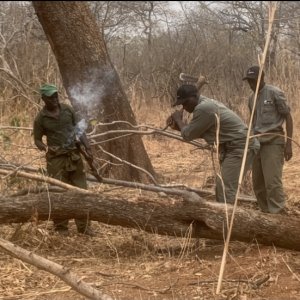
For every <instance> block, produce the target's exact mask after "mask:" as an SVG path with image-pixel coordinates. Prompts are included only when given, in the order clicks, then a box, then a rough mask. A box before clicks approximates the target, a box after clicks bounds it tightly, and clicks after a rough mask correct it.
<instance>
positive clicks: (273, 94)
mask: <svg viewBox="0 0 300 300" xmlns="http://www.w3.org/2000/svg"><path fill="white" fill-rule="evenodd" d="M258 73H259V67H258V66H252V67H251V68H249V69H248V70H247V73H246V76H245V77H244V78H243V80H247V81H248V84H249V86H250V88H251V90H252V91H253V93H252V95H251V96H250V98H249V102H248V104H249V109H250V111H252V110H253V100H254V93H255V90H256V85H257V79H258ZM254 109H255V111H254V119H253V129H254V134H261V136H259V137H258V139H259V141H260V145H261V147H260V151H259V153H258V155H257V156H256V157H255V159H254V162H253V170H252V178H253V188H254V192H255V195H256V198H257V202H258V205H259V207H260V209H261V210H262V211H263V212H267V213H273V214H276V213H280V212H281V211H282V209H283V208H284V206H285V196H284V192H283V186H282V169H283V164H284V159H285V160H286V161H289V160H290V159H291V158H292V156H293V152H292V140H291V139H292V136H293V119H292V116H291V113H290V108H289V106H288V104H287V101H286V98H285V95H284V93H283V92H282V91H281V90H280V89H279V88H278V87H275V86H272V85H269V84H266V83H265V81H264V72H262V77H261V81H260V85H259V89H258V95H257V100H256V106H255V108H254ZM284 121H285V122H286V133H287V139H286V141H285V134H284V130H283V128H282V125H283V122H284Z"/></svg>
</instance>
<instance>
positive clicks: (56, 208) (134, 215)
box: [0, 192, 300, 250]
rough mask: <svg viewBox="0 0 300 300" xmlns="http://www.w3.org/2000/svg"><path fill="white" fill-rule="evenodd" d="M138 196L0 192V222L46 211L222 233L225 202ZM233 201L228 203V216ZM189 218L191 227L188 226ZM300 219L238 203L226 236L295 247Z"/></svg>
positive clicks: (164, 230) (166, 229)
mask: <svg viewBox="0 0 300 300" xmlns="http://www.w3.org/2000/svg"><path fill="white" fill-rule="evenodd" d="M162 199H164V200H161V199H160V198H154V199H153V200H149V195H148V197H146V196H144V197H142V196H139V198H138V199H131V200H130V201H128V200H125V199H124V198H121V197H112V196H105V195H100V194H99V195H98V194H95V195H84V194H78V193H74V192H73V193H72V192H67V193H61V194H57V193H51V194H50V199H48V196H47V193H41V194H38V195H32V194H29V195H27V196H22V197H9V196H3V195H2V196H0V224H1V223H21V222H27V221H29V220H30V219H31V217H32V214H34V217H35V218H36V216H37V217H38V219H39V220H47V219H48V217H49V201H50V202H51V212H50V214H51V217H54V216H55V217H59V218H61V219H69V218H76V219H83V218H89V219H90V220H95V221H99V222H103V223H106V224H110V225H119V226H123V227H129V228H137V229H141V230H144V231H147V232H150V233H153V232H154V233H157V234H161V235H170V236H178V237H184V236H186V233H187V232H188V231H189V230H190V229H191V228H192V231H191V237H192V238H208V239H219V240H223V239H224V234H226V224H227V221H226V210H225V205H224V204H219V203H215V202H208V201H205V200H197V202H195V200H193V201H186V200H182V199H180V198H179V197H178V198H177V200H174V199H171V200H169V199H168V198H162ZM231 213H232V206H231V205H228V216H229V219H230V216H231ZM191 224H192V227H191V226H190V225H191ZM299 228H300V221H299V218H294V217H291V216H285V215H271V214H265V213H261V212H259V211H255V210H251V209H244V208H238V209H237V211H236V213H235V221H234V226H233V231H232V235H231V240H238V241H242V242H251V241H253V240H254V239H256V240H257V242H259V243H261V244H265V245H275V246H278V247H282V248H287V249H293V250H300V232H299Z"/></svg>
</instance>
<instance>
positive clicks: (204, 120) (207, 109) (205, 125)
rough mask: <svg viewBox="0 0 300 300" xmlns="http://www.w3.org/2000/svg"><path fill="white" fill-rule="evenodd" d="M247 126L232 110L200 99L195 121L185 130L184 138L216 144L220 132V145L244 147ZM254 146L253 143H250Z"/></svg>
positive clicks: (211, 100) (211, 101) (194, 116)
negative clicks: (199, 139)
mask: <svg viewBox="0 0 300 300" xmlns="http://www.w3.org/2000/svg"><path fill="white" fill-rule="evenodd" d="M247 130H248V128H247V126H246V124H245V123H244V122H243V121H242V119H241V118H240V117H239V116H238V115H237V114H236V113H235V112H233V111H232V110H230V109H229V108H227V107H226V106H225V105H224V104H222V103H221V102H219V101H216V100H213V99H210V98H207V97H205V96H200V97H199V103H198V105H197V106H196V107H195V109H194V112H193V119H192V121H191V122H190V124H189V125H187V126H186V127H185V128H184V129H183V137H184V138H186V139H189V140H192V139H195V138H203V139H205V140H206V142H207V143H208V144H211V145H213V144H214V143H216V133H217V132H219V135H218V139H219V143H220V144H223V143H229V144H230V146H232V147H235V146H238V147H241V148H242V147H243V146H244V144H245V141H246V136H247ZM250 144H251V145H253V143H252V142H251V143H250Z"/></svg>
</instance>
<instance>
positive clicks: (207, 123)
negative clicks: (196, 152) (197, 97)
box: [181, 109, 215, 141]
mask: <svg viewBox="0 0 300 300" xmlns="http://www.w3.org/2000/svg"><path fill="white" fill-rule="evenodd" d="M214 124H215V117H214V115H213V114H212V113H211V112H206V111H204V110H202V109H196V110H195V111H194V113H193V118H192V120H191V122H190V123H189V124H188V125H186V126H185V127H183V128H182V130H181V136H182V137H183V139H185V140H187V141H191V140H194V139H197V138H201V137H202V136H203V134H204V133H205V132H206V131H207V130H208V129H209V128H210V127H211V126H213V125H214Z"/></svg>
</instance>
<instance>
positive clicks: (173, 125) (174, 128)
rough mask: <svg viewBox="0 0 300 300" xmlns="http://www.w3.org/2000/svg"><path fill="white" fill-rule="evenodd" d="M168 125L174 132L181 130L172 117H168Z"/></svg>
mask: <svg viewBox="0 0 300 300" xmlns="http://www.w3.org/2000/svg"><path fill="white" fill-rule="evenodd" d="M166 125H167V126H169V127H170V128H171V129H173V130H179V128H178V126H177V125H176V123H175V121H174V119H173V118H172V116H170V117H168V119H167V121H166Z"/></svg>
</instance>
